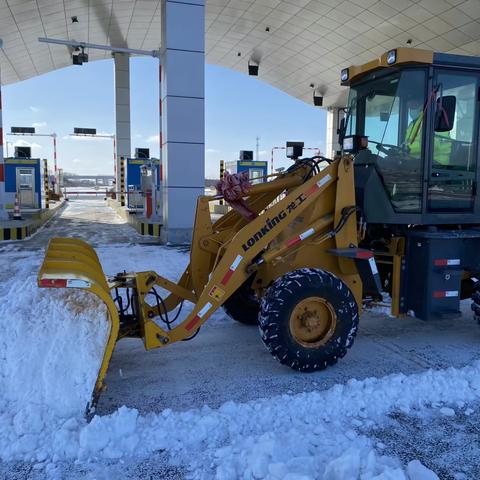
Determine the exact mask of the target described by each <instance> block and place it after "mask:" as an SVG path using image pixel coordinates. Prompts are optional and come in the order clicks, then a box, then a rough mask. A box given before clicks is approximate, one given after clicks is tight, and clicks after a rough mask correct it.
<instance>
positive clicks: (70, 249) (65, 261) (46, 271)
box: [37, 238, 119, 415]
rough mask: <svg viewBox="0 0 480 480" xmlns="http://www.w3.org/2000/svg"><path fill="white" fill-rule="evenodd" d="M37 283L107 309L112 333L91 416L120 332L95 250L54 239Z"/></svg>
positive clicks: (75, 241) (79, 242) (77, 241)
mask: <svg viewBox="0 0 480 480" xmlns="http://www.w3.org/2000/svg"><path fill="white" fill-rule="evenodd" d="M37 281H38V286H39V287H41V288H79V289H82V290H87V291H89V292H91V293H93V294H94V295H96V296H97V297H98V298H100V299H101V300H102V302H103V303H104V304H105V305H106V307H107V311H108V315H107V317H108V318H107V321H108V322H109V323H110V330H109V335H108V340H107V343H106V346H105V350H104V354H103V359H102V363H101V365H100V369H99V371H98V374H97V380H96V382H95V387H94V390H93V393H92V399H91V401H90V403H89V405H87V415H88V413H89V412H90V411H91V410H93V409H94V407H95V406H96V403H97V401H98V397H99V395H100V393H101V392H102V390H103V388H104V384H103V380H104V378H105V375H106V373H107V369H108V365H109V363H110V359H111V357H112V353H113V349H114V348H115V343H116V341H117V338H118V332H119V316H118V311H117V308H116V306H115V303H114V302H113V300H112V297H111V295H110V286H109V283H108V281H107V278H106V277H105V274H104V273H103V270H102V266H101V265H100V262H99V260H98V257H97V254H96V253H95V250H94V249H93V248H92V247H91V246H90V245H89V244H88V243H86V242H84V241H83V240H80V239H76V238H52V239H51V240H50V242H49V244H48V247H47V251H46V253H45V258H44V260H43V263H42V266H41V267H40V270H39V272H38V278H37Z"/></svg>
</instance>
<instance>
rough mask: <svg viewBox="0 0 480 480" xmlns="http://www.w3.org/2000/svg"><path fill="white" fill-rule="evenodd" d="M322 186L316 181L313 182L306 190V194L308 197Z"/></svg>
mask: <svg viewBox="0 0 480 480" xmlns="http://www.w3.org/2000/svg"><path fill="white" fill-rule="evenodd" d="M319 188H320V187H319V186H318V185H317V184H316V183H315V184H313V185H312V186H311V187H310V188H309V189H308V190H307V191H306V192H305V196H306V197H308V196H309V195H311V194H312V193H315V192H316V191H317V190H318V189H319Z"/></svg>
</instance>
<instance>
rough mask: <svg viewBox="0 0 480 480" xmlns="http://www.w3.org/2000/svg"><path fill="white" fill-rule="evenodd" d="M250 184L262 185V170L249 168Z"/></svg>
mask: <svg viewBox="0 0 480 480" xmlns="http://www.w3.org/2000/svg"><path fill="white" fill-rule="evenodd" d="M249 177H250V183H251V184H252V185H255V184H256V183H262V181H263V170H262V169H260V168H251V169H250V172H249Z"/></svg>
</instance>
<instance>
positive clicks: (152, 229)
mask: <svg viewBox="0 0 480 480" xmlns="http://www.w3.org/2000/svg"><path fill="white" fill-rule="evenodd" d="M107 205H108V206H109V207H110V208H111V209H112V210H115V212H117V214H118V215H120V216H121V217H122V218H123V219H124V220H126V221H127V222H128V224H129V225H131V226H132V227H133V228H134V229H135V230H136V231H137V232H138V233H139V234H140V235H151V236H152V237H160V232H161V230H162V225H161V224H159V223H148V222H142V221H140V220H139V219H138V218H137V217H136V216H135V215H131V214H130V213H128V210H127V209H126V208H125V207H121V206H120V205H118V202H116V201H115V200H112V199H111V198H109V199H108V200H107Z"/></svg>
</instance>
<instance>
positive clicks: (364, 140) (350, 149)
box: [342, 135, 368, 154]
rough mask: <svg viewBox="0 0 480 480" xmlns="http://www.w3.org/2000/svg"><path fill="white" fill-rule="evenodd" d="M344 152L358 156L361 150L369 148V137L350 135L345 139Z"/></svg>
mask: <svg viewBox="0 0 480 480" xmlns="http://www.w3.org/2000/svg"><path fill="white" fill-rule="evenodd" d="M342 147H343V151H344V152H345V153H353V154H356V153H358V152H359V151H360V150H365V149H366V148H368V137H365V136H362V135H350V136H348V137H344V139H343V145H342Z"/></svg>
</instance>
